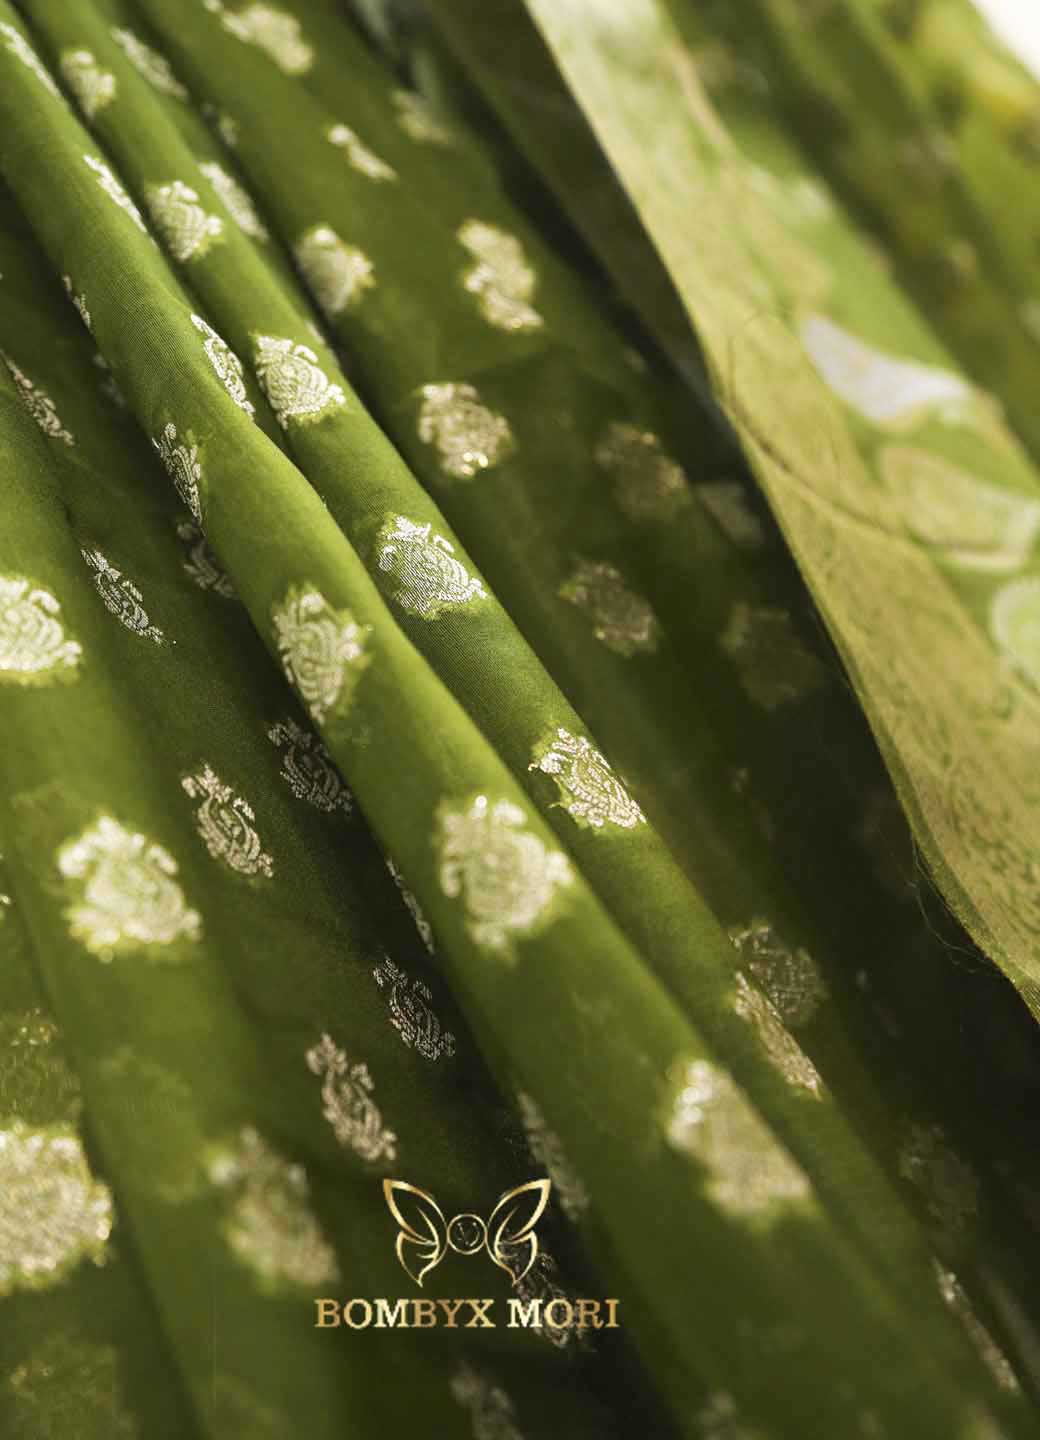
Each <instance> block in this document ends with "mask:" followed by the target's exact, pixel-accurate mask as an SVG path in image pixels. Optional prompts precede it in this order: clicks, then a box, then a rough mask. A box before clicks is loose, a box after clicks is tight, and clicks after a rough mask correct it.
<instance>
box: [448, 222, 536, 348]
mask: <svg viewBox="0 0 1040 1440" xmlns="http://www.w3.org/2000/svg"><path fill="white" fill-rule="evenodd" d="M458 238H459V243H460V244H461V245H462V246H463V248H464V249H466V250H468V251H469V253H470V255H472V256H473V259H474V260H475V261H476V264H475V265H473V266H472V267H471V268H470V269H469V270H467V271H466V273H465V275H464V276H463V284H464V285H465V287H466V289H467V290H468V291H469V292H470V294H471V295H476V297H477V299H478V300H479V302H480V309H481V313H482V314H483V316H484V319H485V320H486V321H487V322H488V324H489V325H494V326H495V328H496V329H498V330H538V329H540V328H541V326H542V325H543V324H544V321H543V319H542V317H541V315H539V313H538V311H537V310H536V309H535V308H534V306H533V305H531V303H530V302H531V299H532V297H533V295H534V289H535V273H534V271H533V270H532V268H531V266H530V265H529V264H528V263H527V259H526V257H525V255H524V249H523V246H522V245H521V244H520V241H519V240H518V239H517V238H516V236H515V235H509V234H507V233H506V231H505V230H499V229H498V227H497V226H495V225H488V224H486V223H485V222H484V221H483V220H467V221H465V222H464V223H463V224H462V225H461V226H460V227H459V231H458Z"/></svg>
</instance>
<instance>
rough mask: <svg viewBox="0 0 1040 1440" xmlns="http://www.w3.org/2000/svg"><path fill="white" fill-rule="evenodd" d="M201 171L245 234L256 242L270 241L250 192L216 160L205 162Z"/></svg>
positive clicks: (200, 166) (201, 166)
mask: <svg viewBox="0 0 1040 1440" xmlns="http://www.w3.org/2000/svg"><path fill="white" fill-rule="evenodd" d="M199 169H200V170H201V171H202V173H203V175H205V177H206V179H207V180H208V181H209V183H210V184H211V185H212V186H213V188H214V190H215V191H216V192H217V194H218V195H219V196H220V198H221V200H222V201H223V202H224V208H225V209H226V210H227V212H228V214H229V215H230V216H231V218H232V220H234V222H235V224H236V225H237V226H238V228H239V229H240V230H241V231H242V232H243V234H245V235H249V236H251V237H252V239H254V240H269V239H270V234H269V232H268V229H267V226H266V225H265V224H264V222H263V221H262V220H261V219H260V216H259V215H258V214H257V213H256V206H255V205H254V204H253V201H252V197H251V196H250V194H249V191H248V190H246V189H244V188H243V187H242V186H241V185H240V184H239V183H238V181H237V180H236V179H235V177H234V176H233V175H229V174H228V172H227V171H226V170H225V169H224V167H223V165H218V164H217V162H216V161H215V160H206V161H203V162H202V163H201V164H200V165H199Z"/></svg>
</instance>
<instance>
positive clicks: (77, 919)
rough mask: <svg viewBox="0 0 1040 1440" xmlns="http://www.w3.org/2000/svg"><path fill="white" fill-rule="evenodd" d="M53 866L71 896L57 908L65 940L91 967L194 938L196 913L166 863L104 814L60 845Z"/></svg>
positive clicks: (166, 856)
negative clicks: (80, 948)
mask: <svg viewBox="0 0 1040 1440" xmlns="http://www.w3.org/2000/svg"><path fill="white" fill-rule="evenodd" d="M57 864H58V871H59V873H60V874H61V875H62V876H63V877H64V878H65V880H66V881H67V882H69V884H68V889H69V890H70V891H71V892H72V894H73V896H74V899H73V901H72V903H71V904H69V905H68V906H66V909H65V916H66V919H67V920H68V922H69V930H70V933H71V934H72V936H73V938H74V939H76V940H79V941H81V942H82V943H83V945H85V946H86V948H87V949H88V950H89V951H90V952H91V954H93V955H96V956H97V957H98V959H99V960H102V961H104V962H106V963H107V962H109V961H110V960H112V958H113V956H114V955H116V954H117V953H123V952H124V951H133V950H138V949H140V948H142V947H149V948H154V947H156V946H167V945H172V944H173V942H174V941H176V940H180V939H182V938H183V939H187V940H197V939H198V938H199V936H200V935H201V933H202V921H201V919H200V917H199V912H198V911H197V910H192V909H191V908H190V907H189V906H188V903H187V901H186V900H185V898H184V891H183V890H182V889H181V887H180V885H179V884H178V882H177V880H176V878H175V877H176V875H177V862H176V861H175V860H174V858H173V856H172V855H171V854H170V853H169V851H168V850H165V849H164V848H163V846H161V845H158V844H156V843H155V842H154V841H151V840H149V839H148V837H147V836H145V835H142V834H141V833H140V832H137V831H133V830H127V829H126V828H125V826H123V825H121V824H120V823H119V821H118V820H115V819H113V817H112V816H111V815H102V816H101V818H100V819H99V820H97V821H96V822H95V823H94V824H93V825H91V826H89V827H88V828H87V829H86V830H84V831H83V833H82V835H80V836H79V837H78V838H77V839H75V840H70V841H68V843H67V844H65V845H63V846H62V847H61V849H60V850H59V851H58V855H57Z"/></svg>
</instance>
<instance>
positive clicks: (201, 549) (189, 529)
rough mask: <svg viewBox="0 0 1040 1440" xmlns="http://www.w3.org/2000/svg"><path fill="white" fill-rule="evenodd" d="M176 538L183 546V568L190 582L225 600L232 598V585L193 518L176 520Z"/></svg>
mask: <svg viewBox="0 0 1040 1440" xmlns="http://www.w3.org/2000/svg"><path fill="white" fill-rule="evenodd" d="M177 538H178V539H179V540H180V541H181V543H182V544H183V546H184V552H185V558H184V562H183V564H184V570H185V573H186V574H187V575H188V576H190V578H191V580H192V582H193V583H194V584H195V585H197V586H198V587H199V589H200V590H212V591H213V592H214V594H216V595H222V596H223V597H224V599H225V600H230V599H233V598H234V594H235V591H234V587H233V586H232V584H231V581H230V580H229V579H228V577H227V576H226V575H225V574H224V572H223V570H222V569H221V568H220V565H219V563H218V561H217V557H216V556H215V555H214V554H213V551H212V550H211V549H210V547H209V543H208V541H207V540H206V537H205V535H204V534H203V533H202V530H201V529H200V527H199V525H198V523H197V522H196V521H195V520H181V521H178V524H177Z"/></svg>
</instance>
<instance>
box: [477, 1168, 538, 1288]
mask: <svg viewBox="0 0 1040 1440" xmlns="http://www.w3.org/2000/svg"><path fill="white" fill-rule="evenodd" d="M551 1188H552V1181H551V1180H528V1182H527V1183H526V1185H518V1186H517V1187H516V1189H515V1190H507V1191H506V1192H505V1194H504V1195H500V1196H499V1198H498V1200H497V1202H496V1204H495V1208H494V1210H492V1212H491V1217H490V1219H489V1220H488V1224H487V1232H488V1238H487V1250H488V1254H489V1255H490V1256H491V1258H492V1260H494V1262H495V1264H496V1265H498V1266H500V1267H501V1268H502V1269H503V1270H505V1271H506V1272H507V1273H508V1274H509V1275H511V1276H512V1277H513V1284H514V1285H518V1284H519V1283H520V1281H521V1280H522V1279H523V1278H524V1276H525V1275H526V1274H527V1272H528V1270H530V1268H531V1266H532V1265H533V1264H534V1261H535V1256H536V1255H537V1254H538V1236H537V1235H536V1234H535V1233H534V1227H535V1226H536V1225H537V1224H538V1221H539V1220H540V1219H541V1218H542V1212H543V1211H544V1209H545V1207H546V1205H548V1203H549V1191H550V1189H551Z"/></svg>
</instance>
